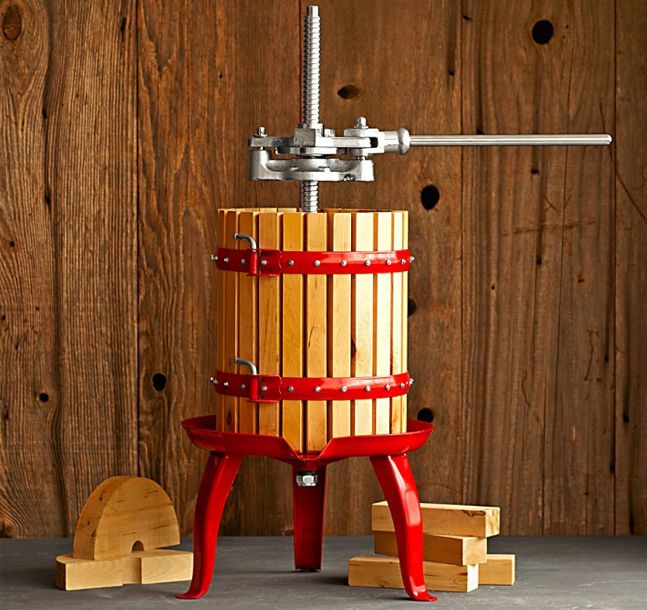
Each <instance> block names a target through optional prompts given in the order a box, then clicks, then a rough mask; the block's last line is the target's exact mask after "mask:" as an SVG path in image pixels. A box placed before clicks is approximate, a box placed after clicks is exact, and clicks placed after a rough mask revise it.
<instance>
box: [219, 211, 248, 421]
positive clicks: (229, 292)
mask: <svg viewBox="0 0 647 610" xmlns="http://www.w3.org/2000/svg"><path fill="white" fill-rule="evenodd" d="M237 231H238V210H226V211H225V235H224V241H225V247H227V248H237V247H238V241H237V240H236V239H234V233H236V232H237ZM223 275H224V276H225V292H224V303H223V308H224V312H225V327H224V334H225V342H224V354H223V358H224V366H225V368H224V370H225V371H227V372H230V373H236V372H238V366H237V365H236V364H235V363H234V360H235V359H236V357H237V356H238V301H239V299H238V278H239V277H240V275H241V274H240V273H233V272H231V271H226V272H224V273H223ZM244 372H247V370H245V369H244ZM238 401H239V398H238V397H236V396H225V413H224V415H225V421H224V424H225V430H226V431H227V432H235V431H236V430H237V429H238Z"/></svg>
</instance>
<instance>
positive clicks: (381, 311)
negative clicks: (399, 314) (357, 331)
mask: <svg viewBox="0 0 647 610" xmlns="http://www.w3.org/2000/svg"><path fill="white" fill-rule="evenodd" d="M392 227H393V223H392V218H391V212H376V213H375V238H376V239H375V241H376V244H375V246H376V248H377V250H391V248H392V244H393V237H392ZM391 280H392V274H391V273H378V274H376V275H375V277H374V280H373V281H374V282H375V294H374V304H373V311H374V320H375V324H374V335H373V350H374V352H373V375H376V376H380V375H389V374H390V373H391V325H392V322H391V297H392V294H391V290H392V283H391ZM373 419H374V421H375V434H389V432H390V431H391V399H390V398H377V399H375V400H374V401H373Z"/></svg>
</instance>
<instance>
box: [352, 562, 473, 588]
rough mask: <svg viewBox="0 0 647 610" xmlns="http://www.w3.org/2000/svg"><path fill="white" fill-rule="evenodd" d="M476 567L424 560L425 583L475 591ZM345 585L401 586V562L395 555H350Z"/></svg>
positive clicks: (430, 586)
mask: <svg viewBox="0 0 647 610" xmlns="http://www.w3.org/2000/svg"><path fill="white" fill-rule="evenodd" d="M479 568H480V566H479V564H474V565H470V566H455V565H451V564H449V563H435V562H433V561H424V562H423V572H424V575H425V584H426V585H427V587H428V588H429V589H431V590H432V591H462V592H468V591H474V589H477V588H478V583H479ZM348 584H349V585H350V586H351V587H386V588H389V589H403V588H404V585H403V584H402V574H401V572H400V562H399V560H398V558H397V557H380V556H365V557H353V558H352V559H349V560H348Z"/></svg>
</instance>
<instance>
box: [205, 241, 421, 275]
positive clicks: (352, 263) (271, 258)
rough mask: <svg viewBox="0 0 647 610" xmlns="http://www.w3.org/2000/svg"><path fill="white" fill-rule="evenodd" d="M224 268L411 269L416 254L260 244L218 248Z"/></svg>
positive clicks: (266, 271) (265, 271) (275, 271)
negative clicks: (305, 249)
mask: <svg viewBox="0 0 647 610" xmlns="http://www.w3.org/2000/svg"><path fill="white" fill-rule="evenodd" d="M214 261H215V263H216V267H217V268H218V269H220V270H222V271H236V272H238V273H247V274H248V275H255V276H256V275H258V276H276V275H281V274H304V275H305V274H319V275H333V274H358V273H398V272H402V271H408V270H409V267H410V266H411V263H412V262H413V257H412V256H411V253H410V251H409V250H408V249H404V250H384V251H378V252H373V251H371V252H323V251H321V252H310V251H309V252H303V251H284V250H274V249H266V248H259V249H258V250H237V249H235V248H218V251H217V253H216V255H215V257H214Z"/></svg>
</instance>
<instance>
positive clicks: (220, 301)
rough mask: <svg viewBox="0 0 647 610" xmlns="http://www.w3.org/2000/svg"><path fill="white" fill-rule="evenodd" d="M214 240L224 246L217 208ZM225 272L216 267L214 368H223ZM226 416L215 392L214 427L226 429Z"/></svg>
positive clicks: (222, 222) (221, 217) (221, 212)
mask: <svg viewBox="0 0 647 610" xmlns="http://www.w3.org/2000/svg"><path fill="white" fill-rule="evenodd" d="M216 241H217V243H218V247H222V248H224V247H225V210H218V214H217V217H216ZM226 276H227V272H226V271H221V270H220V269H216V286H217V287H218V292H217V298H216V369H217V370H218V371H224V370H225V358H226V355H225V334H226V330H225V329H226V328H227V309H226V303H227V295H226V293H225V280H226ZM226 422H227V416H226V413H225V396H224V394H220V393H218V392H216V427H217V429H218V430H220V431H223V432H224V431H225V430H226Z"/></svg>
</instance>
